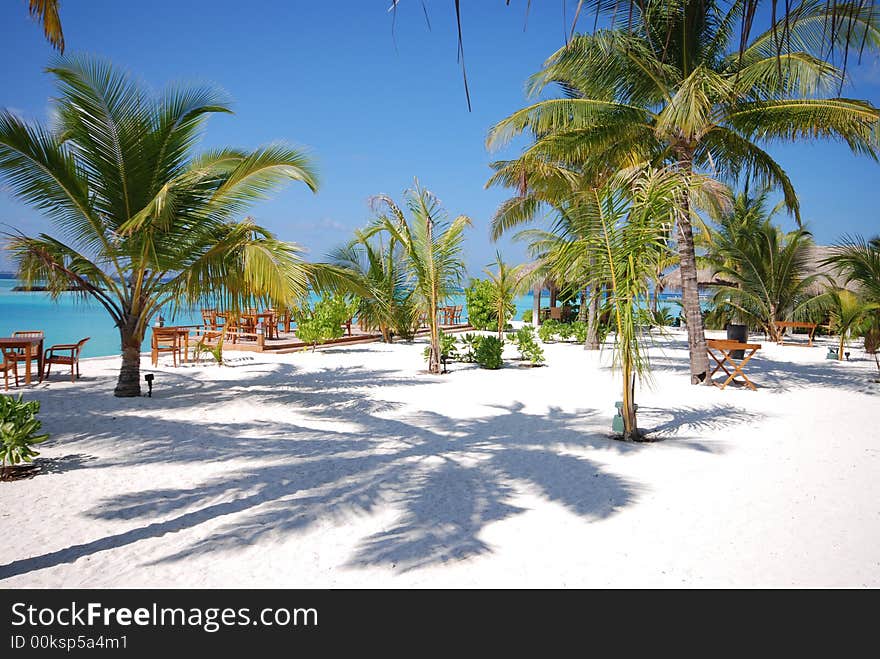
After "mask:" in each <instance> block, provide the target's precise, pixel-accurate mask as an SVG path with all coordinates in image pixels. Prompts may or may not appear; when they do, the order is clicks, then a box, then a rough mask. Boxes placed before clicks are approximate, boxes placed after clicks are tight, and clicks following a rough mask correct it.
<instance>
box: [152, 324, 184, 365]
mask: <svg viewBox="0 0 880 659" xmlns="http://www.w3.org/2000/svg"><path fill="white" fill-rule="evenodd" d="M163 352H170V353H171V358H172V360H173V361H174V365H175V366H177V358H178V357H179V356H180V332H179V331H178V330H177V328H176V327H154V328H153V341H152V350H151V352H150V357H151V358H152V361H153V366H157V365H158V364H159V354H160V353H163Z"/></svg>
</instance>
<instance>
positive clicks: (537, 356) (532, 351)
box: [508, 325, 545, 366]
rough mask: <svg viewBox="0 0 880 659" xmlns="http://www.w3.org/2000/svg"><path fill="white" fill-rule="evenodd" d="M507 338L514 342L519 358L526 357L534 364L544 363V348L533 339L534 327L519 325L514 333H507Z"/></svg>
mask: <svg viewBox="0 0 880 659" xmlns="http://www.w3.org/2000/svg"><path fill="white" fill-rule="evenodd" d="M508 338H509V339H510V340H511V341H513V342H514V343H516V348H517V350H519V356H520V359H528V360H529V361H530V362H531V363H532V364H533V365H535V366H537V365H538V364H542V363H544V361H545V358H544V349H543V348H541V346H540V345H538V342H537V340H536V339H535V328H534V327H532V326H531V325H526V326H524V327H520V328H519V329H518V330H517V331H516V332H515V333H512V334H509V335H508Z"/></svg>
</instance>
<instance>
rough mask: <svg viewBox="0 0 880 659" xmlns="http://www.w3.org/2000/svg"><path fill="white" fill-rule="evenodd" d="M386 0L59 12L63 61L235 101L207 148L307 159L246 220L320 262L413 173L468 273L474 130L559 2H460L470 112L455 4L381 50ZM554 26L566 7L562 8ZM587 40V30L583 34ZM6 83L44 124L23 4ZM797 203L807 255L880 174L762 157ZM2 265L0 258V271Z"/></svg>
mask: <svg viewBox="0 0 880 659" xmlns="http://www.w3.org/2000/svg"><path fill="white" fill-rule="evenodd" d="M389 4H390V0H359V1H354V0H351V1H349V2H340V1H335V2H314V1H313V0H292V1H290V2H277V1H274V2H272V1H270V0H259V1H251V2H241V1H240V0H186V1H181V0H175V1H173V2H172V1H169V0H152V1H151V2H149V3H145V2H116V1H112V0H66V1H65V2H63V3H62V21H63V25H64V32H65V37H66V41H67V48H68V52H72V53H73V52H89V53H94V54H98V55H101V56H104V57H107V58H110V59H111V60H112V61H114V62H115V63H116V64H117V65H120V66H123V67H125V68H126V69H128V70H129V71H131V72H132V73H133V74H135V75H136V76H137V77H139V78H141V79H143V80H144V81H145V82H147V83H148V84H150V85H152V86H154V87H157V88H161V87H162V86H164V85H165V84H166V83H168V82H211V83H214V84H216V85H217V86H219V87H221V88H223V89H225V90H226V91H227V92H228V93H229V95H230V96H231V97H232V98H233V99H234V109H235V114H234V115H231V116H216V117H213V118H212V119H211V120H210V121H209V123H208V126H207V131H206V134H205V138H204V145H205V146H206V147H209V146H215V145H235V146H241V147H255V146H257V145H259V144H262V143H265V142H272V141H278V140H282V141H287V142H290V143H293V144H297V145H300V146H304V147H307V148H308V149H309V150H310V152H311V153H312V154H313V156H314V157H315V159H316V161H317V163H318V168H319V172H320V177H321V188H320V191H319V193H318V194H317V195H313V194H312V193H310V192H309V191H308V190H307V189H306V188H305V186H302V185H297V184H293V185H290V186H288V187H286V188H285V189H284V190H282V191H281V192H280V193H278V194H276V195H275V196H274V197H273V198H272V199H271V200H269V201H267V202H263V203H260V204H259V205H258V206H256V207H254V208H253V211H252V212H251V215H253V216H254V217H255V218H256V219H257V220H258V221H259V222H261V223H263V224H264V225H266V226H268V227H269V228H271V229H272V230H274V231H275V232H276V233H277V234H278V235H279V236H280V237H281V238H284V239H286V240H293V241H296V242H298V243H300V244H301V245H303V246H304V247H306V248H307V249H308V251H309V256H308V258H310V259H313V260H320V259H321V258H323V256H324V255H325V254H326V253H327V252H328V251H329V250H331V249H332V248H333V247H335V246H337V245H339V244H342V243H344V242H345V241H346V240H347V239H348V238H349V236H350V233H351V231H352V230H353V229H355V228H357V227H360V226H363V225H364V224H366V223H367V222H368V221H369V219H370V211H369V207H368V203H367V202H368V199H369V197H370V196H371V195H374V194H377V193H388V194H391V195H392V196H393V197H395V198H396V199H399V198H400V197H401V193H402V191H403V190H404V189H405V188H407V187H408V186H409V185H411V184H412V180H413V177H414V176H418V178H419V179H420V181H421V182H422V184H423V185H424V186H426V187H428V188H429V189H431V190H433V191H434V192H435V193H436V194H437V195H438V196H439V197H440V199H441V200H442V201H443V202H444V205H445V206H446V208H447V209H448V210H449V212H450V213H451V214H453V215H456V214H459V213H464V214H467V215H469V216H471V218H472V219H473V220H474V227H473V228H472V229H471V230H470V234H469V236H468V239H467V245H466V258H467V262H468V265H469V268H470V272H471V274H478V273H479V271H480V270H481V269H482V268H483V267H484V266H485V265H486V264H487V263H489V262H490V261H492V260H493V256H494V252H495V250H496V249H501V250H502V252H503V253H504V255H505V257H506V258H508V259H509V260H512V261H518V260H522V259H523V258H524V253H523V250H522V249H521V247H520V246H518V245H513V244H511V243H510V242H509V241H501V242H499V243H497V244H495V243H492V242H491V241H490V240H489V220H490V218H491V216H492V213H493V212H494V210H495V208H496V207H497V205H498V204H499V203H500V202H501V201H502V200H503V199H504V198H505V197H506V196H507V195H506V193H505V191H503V190H498V189H493V190H485V189H484V187H483V186H484V184H485V182H486V179H487V178H488V176H489V174H490V170H489V168H488V163H489V162H490V161H491V160H494V159H495V158H497V157H501V156H505V155H513V151H509V152H508V153H506V154H504V153H502V154H500V155H499V154H489V153H487V152H486V150H485V148H484V139H485V136H486V132H487V130H488V128H489V127H490V126H491V125H492V124H493V123H495V122H497V121H498V120H500V119H502V118H503V117H504V116H506V115H507V114H509V113H510V112H512V111H514V110H516V109H517V108H519V107H522V106H523V105H524V104H525V103H526V99H525V96H524V93H523V84H524V82H525V79H526V77H527V76H528V75H530V74H531V73H533V72H535V71H536V70H537V69H539V68H540V65H541V62H542V61H543V60H544V59H545V58H546V56H547V55H549V54H550V53H552V52H553V51H554V50H556V49H557V48H558V47H559V46H560V45H561V44H562V43H563V15H562V10H561V7H560V3H559V2H546V1H545V2H533V3H532V7H531V10H530V13H529V15H528V24H527V29H525V30H524V29H523V27H524V19H525V4H526V3H525V0H520V1H516V0H514V2H512V3H511V6H510V7H505V6H504V2H503V0H496V1H494V2H489V1H487V0H479V1H477V0H470V1H468V2H463V3H462V5H463V20H464V37H465V57H466V61H467V65H468V77H469V81H470V88H471V98H472V103H473V112H468V111H467V106H466V103H465V98H464V93H463V89H462V82H461V73H460V70H459V68H458V65H457V64H456V47H457V44H456V38H455V23H454V13H453V2H452V0H429V1H428V2H427V3H426V4H427V6H428V13H429V18H430V21H431V29H430V30H429V29H428V28H427V26H426V24H425V19H424V16H423V14H422V8H421V3H420V2H419V1H418V0H403V1H402V2H401V3H400V7H399V9H398V12H397V19H396V26H395V36H394V38H392V32H391V27H392V20H391V14H389V13H388V12H387V11H386V10H387V8H388V6H389ZM569 4H570V8H569V18H570V16H571V11H572V10H573V7H574V5H576V2H570V3H569ZM581 25H582V26H583V27H590V26H591V25H592V21H591V20H585V21H584V22H583V23H581ZM0 55H2V58H3V61H4V62H6V64H5V65H4V72H3V76H2V84H0V106H2V107H7V108H13V109H14V111H15V112H17V113H19V114H21V115H22V116H24V117H26V118H28V119H34V120H40V121H44V120H45V119H46V117H47V112H48V107H49V98H50V96H51V94H52V85H51V79H50V78H49V76H47V75H46V74H45V73H43V68H44V67H45V66H46V65H47V63H48V62H49V61H50V60H51V58H52V57H53V52H52V50H51V49H50V47H49V46H48V45H47V44H46V42H45V41H44V39H43V37H42V33H41V32H40V30H39V28H38V27H37V26H36V25H35V24H34V23H32V22H31V20H30V19H29V18H28V16H27V8H26V2H25V0H20V1H14V2H3V3H2V4H0ZM852 74H853V82H854V84H853V87H852V88H850V89H848V90H846V91H845V95H847V96H851V97H856V98H864V99H867V100H870V101H871V102H872V103H874V104H875V105H880V61H878V60H877V59H876V58H875V59H873V60H871V61H869V62H866V63H863V64H862V65H861V66H859V67H853V69H852ZM769 149H770V151H771V153H773V154H774V156H776V157H777V159H778V160H779V162H780V163H781V164H782V165H783V167H784V168H785V169H786V170H787V171H788V172H789V174H790V176H791V178H792V179H793V181H794V184H795V187H796V189H797V191H798V193H799V195H800V198H801V205H802V214H803V217H804V219H805V220H806V221H807V222H808V224H809V227H810V228H811V229H812V231H813V233H814V235H815V237H816V239H817V241H818V242H820V243H828V242H832V241H834V240H836V239H837V238H838V237H840V236H841V235H842V234H844V233H848V232H859V233H863V234H872V235H873V234H877V233H880V211H878V205H877V190H878V186H880V165H878V164H877V163H875V162H873V161H870V160H868V159H865V158H857V157H855V156H853V155H851V154H850V152H849V151H848V149H847V148H846V147H845V146H842V145H839V144H829V143H817V144H801V145H771V146H770V147H769ZM0 222H2V223H5V224H11V225H12V226H14V227H16V228H19V229H21V230H22V231H25V232H27V233H34V232H38V231H46V230H49V228H50V226H49V223H48V222H47V221H46V220H45V219H43V218H42V217H40V215H39V214H38V213H36V212H35V211H33V210H31V209H29V208H27V207H25V206H23V205H22V204H20V203H18V202H17V201H15V200H13V199H12V198H11V197H10V195H9V193H8V192H7V191H5V190H2V189H0ZM10 268H11V266H10V264H9V261H8V260H7V259H5V257H4V256H2V255H0V270H8V269H10Z"/></svg>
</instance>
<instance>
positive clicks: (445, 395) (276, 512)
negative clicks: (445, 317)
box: [0, 333, 880, 587]
mask: <svg viewBox="0 0 880 659" xmlns="http://www.w3.org/2000/svg"><path fill="white" fill-rule="evenodd" d="M662 343H663V347H662V348H661V347H658V348H657V349H655V350H654V355H655V365H656V370H655V384H654V387H653V388H652V389H648V388H643V389H642V390H641V391H640V392H639V394H638V396H637V400H638V402H639V405H640V425H641V426H642V427H644V428H657V429H658V434H659V435H660V436H662V437H663V440H664V441H662V442H658V443H653V444H650V445H636V444H628V443H623V442H618V441H613V440H611V439H609V437H608V435H609V429H610V423H611V416H612V414H613V411H614V401H615V400H616V399H618V398H619V396H618V393H617V392H618V391H619V385H618V378H617V377H616V376H612V374H611V373H610V371H609V369H608V364H609V361H610V356H611V355H610V351H606V352H604V353H603V354H601V355H599V354H596V353H591V352H587V351H584V350H583V349H582V348H581V347H579V346H574V345H567V344H565V345H563V344H554V345H548V346H546V348H545V350H546V353H547V357H548V366H547V367H545V368H540V369H528V368H520V367H517V366H516V365H515V364H516V363H515V362H513V361H508V366H507V367H506V368H504V369H503V370H500V371H485V370H478V369H476V368H475V367H474V366H472V365H455V367H454V368H455V372H453V373H450V374H448V375H445V376H442V377H441V376H429V375H426V374H424V372H422V371H421V370H420V369H423V368H424V363H423V361H422V359H421V352H422V349H423V347H424V346H423V344H421V343H417V344H411V345H405V344H401V345H393V346H386V345H381V344H372V345H367V346H350V347H338V348H331V349H328V350H326V351H324V352H319V353H316V354H310V353H308V354H295V355H286V356H267V355H253V354H251V355H244V354H243V353H231V352H230V353H228V354H229V356H231V357H239V358H240V359H241V361H238V362H236V365H235V366H234V367H228V368H219V367H216V366H200V367H189V368H177V369H174V368H170V367H164V366H163V367H161V368H159V369H157V373H156V387H155V396H154V397H153V398H139V399H128V400H120V399H116V398H113V396H112V395H111V392H112V388H113V385H114V383H115V370H116V368H117V367H118V360H117V359H111V358H108V359H95V360H86V361H84V362H83V372H84V378H83V380H81V381H80V382H78V383H77V384H75V385H72V384H71V383H70V382H69V381H65V379H64V378H63V377H61V376H53V380H52V381H51V382H50V383H49V384H43V385H40V386H38V387H34V388H32V389H30V390H27V391H26V395H27V396H28V397H35V398H38V399H39V400H41V401H43V411H42V418H43V420H44V428H45V429H46V430H47V431H48V432H50V433H51V434H52V439H51V440H50V441H49V442H47V443H46V444H44V445H43V448H42V449H41V450H42V455H43V457H45V458H49V459H51V465H52V470H51V471H50V473H44V474H41V475H39V476H37V477H35V478H32V479H30V480H23V481H17V482H11V483H0V534H2V538H3V541H2V542H0V587H23V586H33V587H122V586H141V587H178V586H182V587H199V586H205V587H249V586H263V587H275V586H283V587H385V586H393V587H399V586H439V587H446V586H464V587H468V586H498V587H509V586H525V587H533V586H534V587H537V586H548V587H556V586H579V587H599V586H661V587H666V586H695V587H704V586H705V587H708V586H854V587H860V586H873V587H876V586H880V478H878V474H880V441H878V440H880V428H878V426H880V385H878V384H875V383H873V382H871V379H872V378H876V369H875V367H874V364H873V361H868V359H867V358H866V356H865V355H864V353H863V352H862V351H861V349H853V350H852V354H853V359H854V360H855V361H852V362H846V363H836V362H830V361H826V360H825V359H824V356H825V352H826V348H825V346H824V345H823V344H821V343H820V344H819V345H818V346H817V347H814V348H812V349H809V348H801V347H778V346H776V345H772V344H769V343H766V342H765V343H764V349H763V350H761V351H760V353H759V355H758V356H757V357H756V358H755V359H754V360H753V361H752V364H751V368H750V369H749V371H748V372H749V374H750V375H751V376H752V379H753V380H754V381H756V382H757V383H759V384H760V385H761V388H760V389H759V391H757V392H752V391H747V390H734V389H731V388H728V389H727V390H725V391H720V390H719V389H717V388H714V387H691V386H690V385H689V384H688V378H687V375H686V366H687V353H686V351H685V342H684V335H683V334H682V333H677V334H674V335H672V337H671V338H670V339H668V340H664V341H663V342H662ZM506 356H508V357H510V358H512V357H514V356H515V351H514V350H513V349H512V348H510V347H508V349H507V352H506ZM144 367H145V372H146V371H147V367H148V360H147V359H144Z"/></svg>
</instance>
